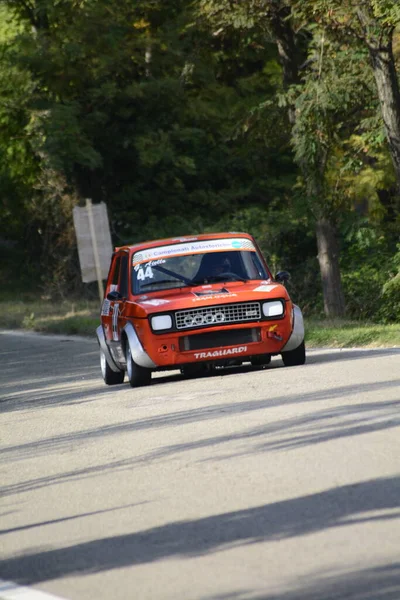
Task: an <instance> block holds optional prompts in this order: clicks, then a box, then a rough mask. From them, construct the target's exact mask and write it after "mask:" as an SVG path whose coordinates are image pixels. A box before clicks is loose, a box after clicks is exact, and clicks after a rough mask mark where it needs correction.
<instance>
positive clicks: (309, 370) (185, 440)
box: [0, 332, 400, 600]
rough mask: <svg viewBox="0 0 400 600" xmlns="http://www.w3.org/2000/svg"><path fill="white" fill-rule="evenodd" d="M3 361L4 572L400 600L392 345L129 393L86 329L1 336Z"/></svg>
mask: <svg viewBox="0 0 400 600" xmlns="http://www.w3.org/2000/svg"><path fill="white" fill-rule="evenodd" d="M0 360H1V362H0V435H1V448H0V460H1V464H0V496H1V500H0V552H1V560H0V578H1V579H3V580H9V581H13V582H16V583H18V584H20V585H23V586H27V587H29V588H30V590H31V591H32V590H41V591H43V592H46V593H49V594H53V595H56V596H57V597H61V598H66V599H68V600H75V599H79V600H81V599H90V600H93V599H95V600H103V599H104V600H127V599H135V600H147V599H149V600H158V599H168V600H212V599H213V600H217V599H218V600H223V599H224V600H227V599H232V600H261V599H265V600H272V599H274V600H327V599H331V600H333V599H336V600H342V599H352V600H398V599H399V598H400V349H399V348H397V349H396V348H393V349H375V350H341V351H333V350H325V351H316V350H315V351H310V352H309V354H308V362H307V364H306V365H305V366H301V367H293V368H285V367H283V365H282V362H281V360H280V359H279V358H274V359H273V361H272V363H271V365H270V366H269V367H268V368H266V369H254V368H250V367H249V368H240V369H236V370H231V371H228V372H226V373H225V374H224V375H222V374H218V375H215V376H212V377H207V378H202V379H195V380H187V381H186V380H184V379H182V378H181V376H180V375H178V374H177V373H176V372H175V373H170V374H160V375H158V376H157V378H156V379H155V380H154V382H153V383H152V385H151V386H149V387H147V388H142V389H137V390H132V389H131V388H130V387H129V385H128V384H123V385H120V386H114V387H107V386H105V385H104V384H103V381H102V379H101V376H100V370H99V367H98V350H97V344H96V342H95V341H88V340H80V339H76V338H69V339H68V338H55V337H42V336H35V335H22V334H20V335H14V334H9V333H5V332H2V333H0ZM2 590H3V596H2ZM4 590H5V587H4V585H3V587H2V586H1V584H0V597H7V598H9V597H11V595H10V594H11V592H10V588H8V591H7V592H4ZM32 593H33V592H32ZM7 594H8V595H7ZM18 597H19V596H18ZM21 597H22V596H21ZM24 597H25V596H24ZM28 597H29V598H30V597H32V598H33V597H34V596H33V595H32V596H31V595H29V592H27V595H26V598H28Z"/></svg>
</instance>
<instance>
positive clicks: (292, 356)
mask: <svg viewBox="0 0 400 600" xmlns="http://www.w3.org/2000/svg"><path fill="white" fill-rule="evenodd" d="M282 360H283V364H284V365H285V367H296V366H297V365H304V363H305V362H306V348H305V346H304V340H303V341H302V342H301V344H300V346H298V347H297V348H295V349H294V350H290V351H289V352H282Z"/></svg>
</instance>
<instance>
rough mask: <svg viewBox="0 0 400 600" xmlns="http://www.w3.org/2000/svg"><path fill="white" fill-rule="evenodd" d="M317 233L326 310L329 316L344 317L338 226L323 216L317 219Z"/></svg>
mask: <svg viewBox="0 0 400 600" xmlns="http://www.w3.org/2000/svg"><path fill="white" fill-rule="evenodd" d="M316 233H317V245H318V262H319V268H320V272H321V279H322V291H323V295H324V311H325V314H326V316H327V317H342V316H343V315H344V313H345V304H344V295H343V290H342V281H341V277H340V269H339V247H338V243H337V239H336V228H335V226H334V225H333V223H331V222H330V221H329V220H328V219H327V218H325V217H321V218H319V219H318V220H317V224H316Z"/></svg>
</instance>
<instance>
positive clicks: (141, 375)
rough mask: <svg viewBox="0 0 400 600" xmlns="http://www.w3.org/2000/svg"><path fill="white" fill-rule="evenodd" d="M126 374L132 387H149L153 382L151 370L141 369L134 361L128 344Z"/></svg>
mask: <svg viewBox="0 0 400 600" xmlns="http://www.w3.org/2000/svg"><path fill="white" fill-rule="evenodd" d="M126 372H127V375H128V381H129V383H130V385H131V387H140V386H142V385H149V383H150V382H151V369H146V368H145V367H140V366H139V365H137V364H136V363H135V362H134V361H133V359H132V353H131V349H130V347H129V344H128V343H127V344H126Z"/></svg>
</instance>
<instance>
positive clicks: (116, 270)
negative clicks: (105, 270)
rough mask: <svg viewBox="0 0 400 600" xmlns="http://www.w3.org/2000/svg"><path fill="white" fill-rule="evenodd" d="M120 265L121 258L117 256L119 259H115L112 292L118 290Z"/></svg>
mask: <svg viewBox="0 0 400 600" xmlns="http://www.w3.org/2000/svg"><path fill="white" fill-rule="evenodd" d="M120 265H121V257H120V256H117V258H116V259H115V263H114V270H113V274H112V279H111V286H110V292H115V291H116V290H118V281H119V270H120ZM118 291H119V290H118Z"/></svg>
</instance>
